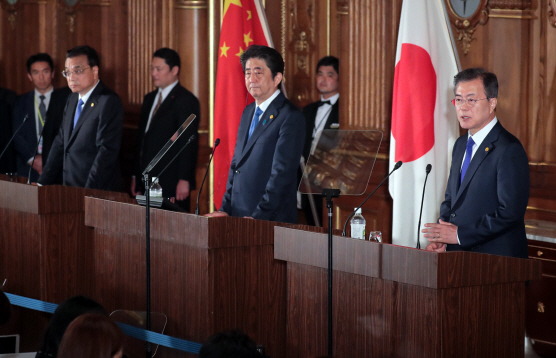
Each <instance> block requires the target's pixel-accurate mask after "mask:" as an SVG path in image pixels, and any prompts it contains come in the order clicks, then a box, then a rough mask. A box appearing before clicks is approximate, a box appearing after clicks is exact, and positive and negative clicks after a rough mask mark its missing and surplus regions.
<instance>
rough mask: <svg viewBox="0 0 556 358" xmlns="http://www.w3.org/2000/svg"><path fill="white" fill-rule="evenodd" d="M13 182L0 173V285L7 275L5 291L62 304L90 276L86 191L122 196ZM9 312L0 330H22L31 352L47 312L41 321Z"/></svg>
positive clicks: (36, 316)
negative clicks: (10, 315)
mask: <svg viewBox="0 0 556 358" xmlns="http://www.w3.org/2000/svg"><path fill="white" fill-rule="evenodd" d="M13 180H14V181H10V180H9V178H8V177H6V176H0V227H1V228H2V229H1V230H0V284H1V283H3V281H4V279H7V282H6V286H5V287H4V289H5V291H6V292H10V293H13V294H17V295H21V296H25V297H30V298H35V299H40V300H44V301H48V302H55V303H58V302H61V301H62V300H64V299H66V298H68V297H69V296H71V295H74V294H75V292H81V288H82V287H83V286H84V285H86V284H87V282H89V280H90V277H91V275H90V272H89V270H88V269H89V266H88V260H89V257H90V252H91V251H92V247H91V244H92V234H93V231H92V229H91V228H87V227H86V226H85V223H84V198H85V195H94V196H98V197H104V198H119V199H123V198H125V197H127V195H126V194H123V193H113V192H106V191H101V190H90V189H83V188H74V187H66V186H59V185H53V186H42V187H39V186H33V185H27V184H23V183H21V182H17V181H18V180H21V181H23V178H13ZM13 313H14V316H13V317H12V319H11V320H10V324H9V325H8V326H6V327H3V328H2V332H7V333H21V334H22V335H21V347H22V349H26V348H27V349H30V350H33V349H35V350H36V349H37V348H38V341H39V340H40V337H41V334H42V329H43V328H44V326H45V324H46V323H47V322H48V316H46V317H45V318H43V319H41V317H42V315H40V314H38V313H36V312H32V311H28V310H22V309H14V312H13ZM38 320H40V321H41V322H38ZM20 323H21V324H26V326H25V328H22V326H21V325H20ZM24 331H25V332H24ZM33 332H34V333H33Z"/></svg>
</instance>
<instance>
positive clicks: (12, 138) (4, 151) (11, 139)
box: [0, 114, 29, 159]
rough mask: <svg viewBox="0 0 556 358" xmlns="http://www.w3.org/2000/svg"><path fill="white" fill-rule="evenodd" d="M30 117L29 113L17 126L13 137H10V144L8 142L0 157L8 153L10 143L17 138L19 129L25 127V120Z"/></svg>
mask: <svg viewBox="0 0 556 358" xmlns="http://www.w3.org/2000/svg"><path fill="white" fill-rule="evenodd" d="M28 117H29V115H28V114H27V115H25V117H24V118H23V122H21V124H20V125H19V127H17V130H16V131H15V132H14V134H13V135H12V137H11V138H10V141H9V142H8V144H6V146H5V147H4V150H3V151H2V154H0V159H2V156H3V155H4V153H6V150H7V149H8V147H9V146H10V144H12V141H13V140H14V138H15V135H16V134H17V132H19V130H20V129H21V127H23V125H24V124H25V122H26V121H27V118H28Z"/></svg>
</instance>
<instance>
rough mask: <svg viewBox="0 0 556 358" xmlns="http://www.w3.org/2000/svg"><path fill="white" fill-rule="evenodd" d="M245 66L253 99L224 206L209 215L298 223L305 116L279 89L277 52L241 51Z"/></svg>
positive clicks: (241, 127) (259, 48) (244, 117)
mask: <svg viewBox="0 0 556 358" xmlns="http://www.w3.org/2000/svg"><path fill="white" fill-rule="evenodd" d="M241 65H242V67H243V72H244V73H245V86H246V87H247V90H248V91H249V93H250V94H251V95H252V96H253V98H255V102H254V103H251V104H250V105H248V106H247V107H245V110H244V111H243V114H242V116H241V122H240V124H239V129H238V133H237V142H236V146H235V149H234V156H233V158H232V163H231V165H230V171H229V174H228V183H227V185H226V192H225V194H224V197H223V199H222V206H221V207H220V209H219V211H217V212H214V213H211V214H208V215H207V216H227V215H231V216H239V217H251V218H255V219H260V220H269V221H280V222H288V223H296V222H297V203H296V202H297V200H296V190H297V168H298V166H299V159H300V158H301V152H302V150H303V142H304V137H305V120H304V118H303V114H302V113H301V112H300V111H299V110H298V109H297V108H296V107H295V106H294V105H293V103H291V102H290V101H289V100H288V99H287V98H286V97H285V96H284V95H283V94H282V92H281V91H280V90H279V89H278V87H279V86H280V83H281V82H282V77H283V73H284V60H283V59H282V56H281V55H280V53H279V52H278V51H276V50H275V49H273V48H270V47H266V46H258V45H252V46H250V47H248V48H247V49H246V50H245V52H244V53H243V54H242V55H241ZM230 90H233V89H230Z"/></svg>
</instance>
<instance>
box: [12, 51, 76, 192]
mask: <svg viewBox="0 0 556 358" xmlns="http://www.w3.org/2000/svg"><path fill="white" fill-rule="evenodd" d="M27 77H28V78H29V81H31V83H32V84H33V87H34V89H33V91H31V92H27V93H25V94H24V95H21V96H20V97H19V98H18V99H17V102H16V104H15V108H14V112H13V122H12V128H13V129H14V130H16V129H17V128H19V127H20V125H21V123H22V122H23V120H24V119H25V118H26V117H27V120H26V121H25V124H24V125H23V127H21V129H20V130H19V132H18V133H17V134H16V136H15V137H14V140H13V143H14V147H15V151H16V156H17V158H16V160H17V174H18V175H19V176H23V177H27V176H28V175H29V169H30V168H31V165H32V166H33V170H32V171H31V178H30V179H31V180H32V181H34V182H35V181H37V179H38V178H39V175H40V174H42V168H43V164H45V163H46V161H47V160H48V154H49V153H50V148H51V147H52V143H53V142H54V138H56V135H57V134H58V129H59V128H60V125H61V123H62V118H63V115H64V107H65V106H66V101H67V99H68V96H69V95H70V93H71V91H70V89H69V88H68V87H63V88H59V89H54V88H53V87H52V80H53V79H54V63H53V61H52V58H51V57H50V55H49V54H47V53H38V54H36V55H33V56H31V57H29V59H28V60H27ZM39 137H40V140H39ZM35 152H36V154H35ZM60 184H61V181H60Z"/></svg>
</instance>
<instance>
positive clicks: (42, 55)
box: [27, 52, 54, 73]
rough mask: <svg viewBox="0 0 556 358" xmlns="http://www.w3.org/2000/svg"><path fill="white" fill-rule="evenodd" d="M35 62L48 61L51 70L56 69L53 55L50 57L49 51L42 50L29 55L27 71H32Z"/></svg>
mask: <svg viewBox="0 0 556 358" xmlns="http://www.w3.org/2000/svg"><path fill="white" fill-rule="evenodd" d="M35 62H46V63H48V66H49V67H50V71H53V70H54V62H53V61H52V57H50V55H49V54H47V53H42V52H41V53H37V54H36V55H32V56H31V57H29V59H28V60H27V73H31V66H33V64H34V63H35Z"/></svg>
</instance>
